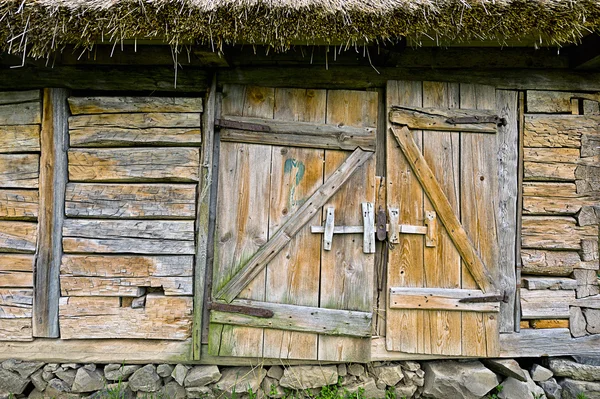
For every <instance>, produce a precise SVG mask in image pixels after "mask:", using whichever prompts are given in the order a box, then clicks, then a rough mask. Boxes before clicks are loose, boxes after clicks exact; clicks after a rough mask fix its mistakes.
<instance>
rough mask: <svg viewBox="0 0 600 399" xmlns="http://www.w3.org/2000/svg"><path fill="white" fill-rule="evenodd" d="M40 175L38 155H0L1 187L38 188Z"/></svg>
mask: <svg viewBox="0 0 600 399" xmlns="http://www.w3.org/2000/svg"><path fill="white" fill-rule="evenodd" d="M39 174H40V156H39V155H38V154H0V187H4V188H37V187H38V178H39Z"/></svg>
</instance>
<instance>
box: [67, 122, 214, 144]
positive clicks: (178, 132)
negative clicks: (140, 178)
mask: <svg viewBox="0 0 600 399" xmlns="http://www.w3.org/2000/svg"><path fill="white" fill-rule="evenodd" d="M69 139H70V144H71V147H133V146H135V147H145V146H161V145H162V146H188V147H189V146H194V145H200V143H201V142H202V132H201V130H200V129H199V128H198V127H188V128H162V127H151V128H145V129H136V128H133V127H132V128H121V127H111V126H93V127H82V128H77V129H75V128H73V129H71V130H69Z"/></svg>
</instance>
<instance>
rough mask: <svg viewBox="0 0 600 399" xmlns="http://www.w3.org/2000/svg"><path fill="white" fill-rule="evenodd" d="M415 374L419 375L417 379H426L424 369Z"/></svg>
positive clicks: (416, 371)
mask: <svg viewBox="0 0 600 399" xmlns="http://www.w3.org/2000/svg"><path fill="white" fill-rule="evenodd" d="M415 374H416V375H417V377H419V378H423V377H425V372H424V371H423V369H418V370H415Z"/></svg>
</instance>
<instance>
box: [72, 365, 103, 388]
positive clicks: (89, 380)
mask: <svg viewBox="0 0 600 399" xmlns="http://www.w3.org/2000/svg"><path fill="white" fill-rule="evenodd" d="M104 385H105V380H104V377H103V376H102V373H101V372H100V371H98V370H94V371H90V370H89V369H87V368H85V367H81V368H79V369H77V374H76V375H75V381H73V387H72V388H71V391H72V392H77V393H81V392H94V391H99V390H101V389H102V388H104Z"/></svg>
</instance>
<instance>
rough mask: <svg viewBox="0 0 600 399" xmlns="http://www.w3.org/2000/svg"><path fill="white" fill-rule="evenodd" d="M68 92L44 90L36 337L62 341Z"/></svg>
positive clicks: (36, 268) (36, 284)
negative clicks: (60, 316) (60, 315)
mask: <svg viewBox="0 0 600 399" xmlns="http://www.w3.org/2000/svg"><path fill="white" fill-rule="evenodd" d="M67 97H68V92H67V91H66V90H64V89H45V90H44V110H43V118H42V129H41V134H40V142H41V148H42V154H41V158H40V194H39V196H40V201H39V204H40V210H41V211H40V213H39V231H40V235H39V239H38V242H37V251H36V252H37V257H36V264H35V271H36V272H35V288H36V289H35V292H34V295H35V300H34V303H35V306H34V309H33V312H34V317H33V335H34V336H36V337H46V338H58V336H59V328H58V299H59V297H60V288H59V275H60V259H61V256H62V245H61V232H62V227H63V219H64V214H65V185H66V184H67V154H66V149H67V148H68V140H69V132H68V125H67V116H68V110H67V104H66V99H67Z"/></svg>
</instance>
